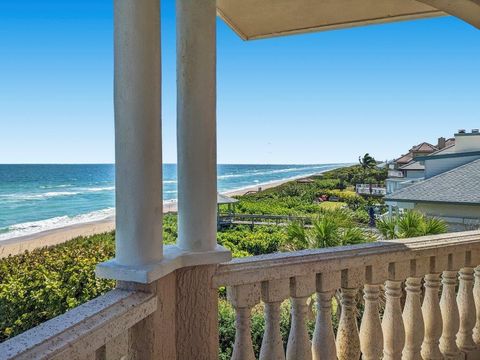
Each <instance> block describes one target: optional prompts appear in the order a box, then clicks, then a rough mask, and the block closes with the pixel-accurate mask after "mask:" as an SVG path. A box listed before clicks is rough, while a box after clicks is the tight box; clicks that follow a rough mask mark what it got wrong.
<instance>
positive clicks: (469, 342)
mask: <svg viewBox="0 0 480 360" xmlns="http://www.w3.org/2000/svg"><path fill="white" fill-rule="evenodd" d="M473 273H474V270H473V268H471V267H464V268H462V269H460V276H459V279H460V285H459V287H458V294H457V304H458V311H459V314H460V329H459V331H458V334H457V345H458V347H459V348H460V350H462V352H463V353H465V355H466V356H465V358H466V359H467V360H470V359H480V351H478V348H477V345H476V344H475V342H474V341H473V328H474V327H475V321H476V310H475V301H474V298H473Z"/></svg>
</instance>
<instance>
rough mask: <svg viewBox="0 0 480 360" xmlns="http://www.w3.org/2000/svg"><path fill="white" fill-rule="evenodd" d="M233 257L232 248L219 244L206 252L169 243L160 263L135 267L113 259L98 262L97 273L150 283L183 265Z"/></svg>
mask: <svg viewBox="0 0 480 360" xmlns="http://www.w3.org/2000/svg"><path fill="white" fill-rule="evenodd" d="M231 259H232V254H231V252H230V250H228V249H226V248H224V247H223V246H220V245H217V247H216V248H215V250H213V251H205V252H190V251H185V250H182V249H180V248H179V247H178V246H176V245H167V246H165V247H164V251H163V260H162V261H161V262H159V263H156V264H151V265H147V266H142V267H133V266H125V265H121V264H118V263H117V262H116V260H115V259H112V260H109V261H106V262H104V263H101V264H98V265H97V268H96V269H95V274H96V275H97V277H99V278H103V279H114V280H121V281H132V282H137V283H141V284H149V283H151V282H153V281H155V280H158V279H160V278H162V277H164V276H166V275H168V274H169V273H171V272H173V271H175V270H177V269H180V268H183V267H189V266H197V265H208V264H219V263H222V262H226V261H230V260H231Z"/></svg>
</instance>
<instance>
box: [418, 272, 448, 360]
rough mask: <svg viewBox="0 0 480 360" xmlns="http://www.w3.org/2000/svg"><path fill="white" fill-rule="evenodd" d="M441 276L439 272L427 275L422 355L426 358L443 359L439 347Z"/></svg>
mask: <svg viewBox="0 0 480 360" xmlns="http://www.w3.org/2000/svg"><path fill="white" fill-rule="evenodd" d="M439 276H440V274H439V273H431V274H427V275H425V297H424V299H423V304H422V314H423V321H424V322H425V336H424V339H423V344H422V357H423V358H424V359H425V360H436V359H443V355H442V353H441V352H440V348H439V341H440V336H441V335H442V326H443V323H442V314H441V312H440V304H439V297H438V292H439V289H440V278H439Z"/></svg>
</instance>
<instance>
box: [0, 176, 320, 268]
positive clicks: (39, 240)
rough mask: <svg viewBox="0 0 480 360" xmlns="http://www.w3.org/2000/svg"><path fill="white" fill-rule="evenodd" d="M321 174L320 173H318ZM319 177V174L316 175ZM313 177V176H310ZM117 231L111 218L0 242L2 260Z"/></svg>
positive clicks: (170, 205)
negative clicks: (79, 238) (77, 238)
mask: <svg viewBox="0 0 480 360" xmlns="http://www.w3.org/2000/svg"><path fill="white" fill-rule="evenodd" d="M318 174H320V173H318ZM315 175H317V174H315ZM310 176H313V175H310ZM303 178H308V176H299V177H296V178H290V179H284V180H279V181H274V182H270V183H266V184H255V185H252V186H249V187H246V188H243V189H238V190H233V191H227V192H224V193H222V194H223V195H227V196H241V195H244V194H246V193H248V192H252V191H253V192H256V191H258V190H259V189H261V190H266V189H270V188H273V187H276V186H279V185H282V184H284V183H287V182H289V181H294V180H298V179H303ZM163 212H164V213H174V212H177V201H176V200H172V201H165V202H164V204H163ZM114 229H115V217H114V216H109V217H107V218H105V219H102V220H96V221H91V222H85V223H80V224H75V225H68V226H64V227H59V228H55V229H51V230H45V231H41V232H37V233H34V234H30V235H24V236H18V237H14V238H11V239H6V240H2V241H0V259H1V258H4V257H7V256H9V255H17V254H21V253H23V252H25V251H32V250H34V249H37V248H42V247H45V246H53V245H57V244H61V243H63V242H66V241H68V240H71V239H73V238H75V237H78V236H90V235H94V234H100V233H103V232H108V231H112V230H114Z"/></svg>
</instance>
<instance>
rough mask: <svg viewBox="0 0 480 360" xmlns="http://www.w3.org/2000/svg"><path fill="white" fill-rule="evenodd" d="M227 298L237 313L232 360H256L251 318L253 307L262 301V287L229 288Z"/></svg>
mask: <svg viewBox="0 0 480 360" xmlns="http://www.w3.org/2000/svg"><path fill="white" fill-rule="evenodd" d="M227 296H228V300H229V301H230V302H231V303H232V305H233V307H234V308H235V313H236V318H235V319H236V320H235V344H234V346H233V354H232V360H255V354H254V352H253V344H252V335H251V330H250V328H251V321H250V316H251V311H252V307H253V306H255V305H256V304H257V303H258V302H259V301H260V286H259V284H248V285H238V286H233V287H229V288H227Z"/></svg>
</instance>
